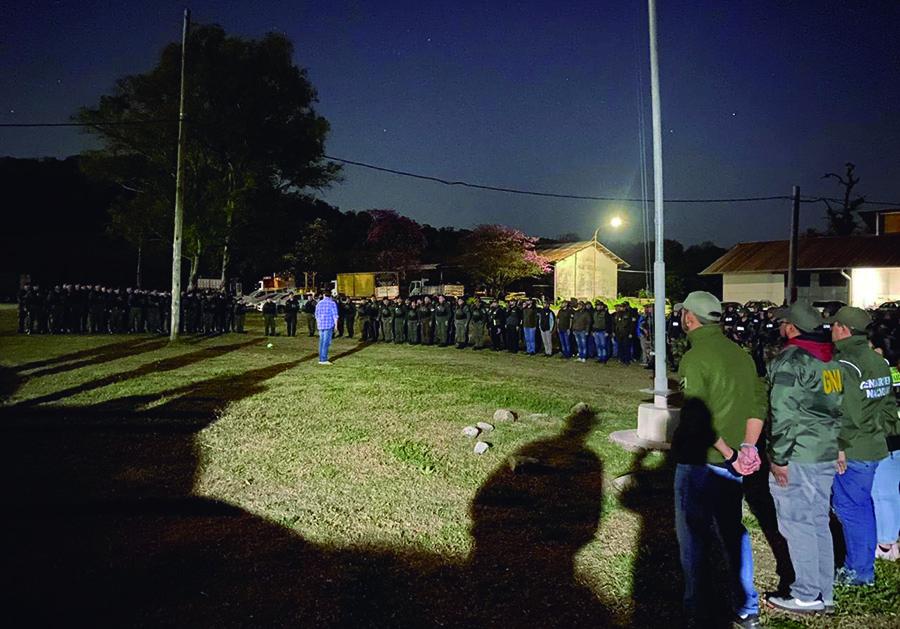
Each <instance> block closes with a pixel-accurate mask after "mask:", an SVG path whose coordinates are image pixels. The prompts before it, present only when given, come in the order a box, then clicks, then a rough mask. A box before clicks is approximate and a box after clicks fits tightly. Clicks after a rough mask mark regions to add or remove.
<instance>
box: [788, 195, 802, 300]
mask: <svg viewBox="0 0 900 629" xmlns="http://www.w3.org/2000/svg"><path fill="white" fill-rule="evenodd" d="M791 197H792V198H793V208H792V210H791V240H790V244H789V245H788V272H787V285H786V286H785V287H784V301H785V303H787V304H788V305H790V304H792V303H794V302H795V301H797V258H798V257H799V255H800V252H799V250H798V248H799V246H800V242H799V238H798V233H799V231H800V186H794V189H793V190H792V191H791Z"/></svg>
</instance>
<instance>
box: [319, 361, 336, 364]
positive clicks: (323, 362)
mask: <svg viewBox="0 0 900 629" xmlns="http://www.w3.org/2000/svg"><path fill="white" fill-rule="evenodd" d="M319 364H320V365H333V364H334V363H333V362H331V361H330V360H320V361H319Z"/></svg>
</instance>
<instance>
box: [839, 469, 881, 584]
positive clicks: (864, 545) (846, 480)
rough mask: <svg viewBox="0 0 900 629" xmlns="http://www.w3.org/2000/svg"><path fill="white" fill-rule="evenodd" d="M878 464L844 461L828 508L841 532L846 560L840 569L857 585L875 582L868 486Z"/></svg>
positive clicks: (872, 512) (870, 499)
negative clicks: (830, 508)
mask: <svg viewBox="0 0 900 629" xmlns="http://www.w3.org/2000/svg"><path fill="white" fill-rule="evenodd" d="M877 467H878V461H847V471H846V472H844V473H843V474H836V475H835V477H834V485H833V486H832V490H831V491H832V498H831V504H832V506H833V507H834V513H835V515H837V517H838V520H840V521H841V527H842V528H843V529H844V542H845V544H846V546H847V556H846V557H845V558H844V568H846V569H847V570H852V571H853V573H854V574H855V575H856V576H855V580H856V581H858V582H860V583H873V582H874V581H875V544H876V543H877V542H878V540H877V539H876V535H875V505H874V504H873V502H872V482H873V481H874V480H875V468H877Z"/></svg>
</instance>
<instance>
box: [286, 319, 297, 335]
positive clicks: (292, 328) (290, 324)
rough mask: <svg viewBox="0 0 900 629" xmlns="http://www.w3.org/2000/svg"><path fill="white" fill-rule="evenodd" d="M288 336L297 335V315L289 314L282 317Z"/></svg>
mask: <svg viewBox="0 0 900 629" xmlns="http://www.w3.org/2000/svg"><path fill="white" fill-rule="evenodd" d="M284 325H285V327H286V328H287V335H288V336H297V315H289V316H287V317H285V318H284Z"/></svg>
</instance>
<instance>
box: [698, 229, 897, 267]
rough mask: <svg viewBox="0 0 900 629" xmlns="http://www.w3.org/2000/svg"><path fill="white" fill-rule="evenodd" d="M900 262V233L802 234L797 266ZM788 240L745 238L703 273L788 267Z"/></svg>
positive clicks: (894, 263)
mask: <svg viewBox="0 0 900 629" xmlns="http://www.w3.org/2000/svg"><path fill="white" fill-rule="evenodd" d="M898 266H900V234H886V235H883V236H834V237H815V238H801V239H800V241H799V251H798V253H797V268H798V269H801V270H804V271H817V270H838V269H851V268H867V267H869V268H872V267H874V268H884V267H898ZM787 267H788V241H787V240H770V241H766V242H742V243H738V244H737V245H735V246H734V247H733V248H732V249H731V250H730V251H729V252H728V253H726V254H725V255H723V256H722V257H721V258H719V259H718V260H716V261H715V262H713V263H712V264H710V265H709V266H708V267H707V268H706V269H704V270H703V272H702V273H700V275H715V274H719V273H766V272H779V271H782V272H784V271H787Z"/></svg>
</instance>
